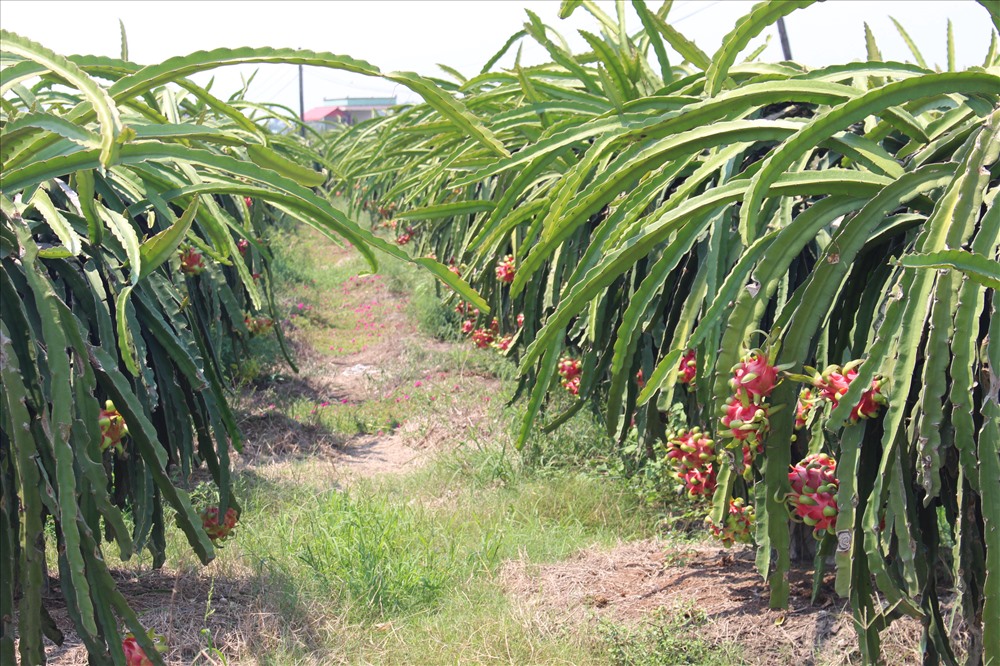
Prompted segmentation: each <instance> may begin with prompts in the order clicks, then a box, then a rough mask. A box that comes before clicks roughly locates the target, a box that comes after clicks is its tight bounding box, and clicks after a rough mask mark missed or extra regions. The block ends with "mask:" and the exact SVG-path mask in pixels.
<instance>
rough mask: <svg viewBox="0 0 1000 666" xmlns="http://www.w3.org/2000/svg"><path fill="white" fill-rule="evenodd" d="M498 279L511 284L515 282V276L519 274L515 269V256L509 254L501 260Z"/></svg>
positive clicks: (497, 269) (498, 265)
mask: <svg viewBox="0 0 1000 666" xmlns="http://www.w3.org/2000/svg"><path fill="white" fill-rule="evenodd" d="M496 272H497V279H498V280H500V281H501V282H506V283H508V284H510V283H511V282H513V281H514V274H515V273H516V272H517V271H516V269H515V267H514V255H512V254H508V255H507V256H506V257H504V258H503V259H501V260H500V262H499V263H498V264H497V267H496Z"/></svg>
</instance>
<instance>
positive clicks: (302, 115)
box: [299, 65, 306, 139]
mask: <svg viewBox="0 0 1000 666" xmlns="http://www.w3.org/2000/svg"><path fill="white" fill-rule="evenodd" d="M299 120H301V121H302V122H303V123H305V122H306V87H305V82H304V81H303V79H302V65H299ZM299 134H301V135H302V138H303V139H304V138H305V137H306V128H305V125H302V126H301V127H299Z"/></svg>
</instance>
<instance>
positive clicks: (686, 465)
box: [667, 428, 716, 497]
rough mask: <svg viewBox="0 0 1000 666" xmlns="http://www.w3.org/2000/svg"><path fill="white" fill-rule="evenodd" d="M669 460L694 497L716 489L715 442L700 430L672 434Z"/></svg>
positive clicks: (668, 450) (669, 441)
mask: <svg viewBox="0 0 1000 666" xmlns="http://www.w3.org/2000/svg"><path fill="white" fill-rule="evenodd" d="M667 459H668V460H669V461H670V466H671V468H672V469H673V472H674V476H675V477H677V478H678V479H679V480H680V481H681V482H682V483H683V484H684V486H683V487H684V490H686V491H687V493H688V495H690V496H691V497H697V496H699V495H710V494H711V493H712V492H713V491H714V490H715V474H716V471H715V465H714V463H715V443H714V442H713V441H712V440H711V439H709V438H708V437H706V436H705V434H704V433H702V431H701V429H700V428H691V429H690V430H681V431H679V432H677V433H674V434H672V435H671V436H670V437H669V438H668V439H667Z"/></svg>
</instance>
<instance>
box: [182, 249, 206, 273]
mask: <svg viewBox="0 0 1000 666" xmlns="http://www.w3.org/2000/svg"><path fill="white" fill-rule="evenodd" d="M204 270H205V259H204V258H203V257H202V256H201V252H198V251H197V250H195V249H194V248H193V247H186V248H184V249H183V250H181V273H183V274H184V275H200V274H201V273H202V272H204Z"/></svg>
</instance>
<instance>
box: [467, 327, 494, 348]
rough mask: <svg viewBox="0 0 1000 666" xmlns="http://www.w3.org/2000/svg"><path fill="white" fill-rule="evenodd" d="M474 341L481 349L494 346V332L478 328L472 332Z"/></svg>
mask: <svg viewBox="0 0 1000 666" xmlns="http://www.w3.org/2000/svg"><path fill="white" fill-rule="evenodd" d="M472 341H473V342H474V343H475V344H476V346H477V347H479V348H480V349H486V348H487V347H489V346H490V345H491V344H493V331H491V330H489V329H487V328H477V329H476V330H475V331H473V332H472Z"/></svg>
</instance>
